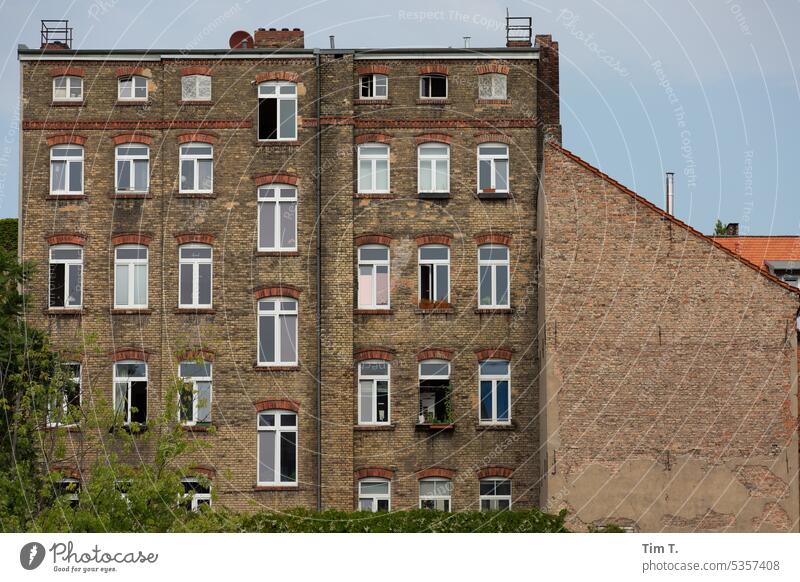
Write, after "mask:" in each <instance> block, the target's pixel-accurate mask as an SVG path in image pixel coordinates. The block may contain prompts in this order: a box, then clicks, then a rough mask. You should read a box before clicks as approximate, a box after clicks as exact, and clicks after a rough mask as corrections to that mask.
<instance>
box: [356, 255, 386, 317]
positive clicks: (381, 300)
mask: <svg viewBox="0 0 800 582" xmlns="http://www.w3.org/2000/svg"><path fill="white" fill-rule="evenodd" d="M358 307H359V308H361V309H389V247H385V246H381V245H367V246H363V247H359V248H358Z"/></svg>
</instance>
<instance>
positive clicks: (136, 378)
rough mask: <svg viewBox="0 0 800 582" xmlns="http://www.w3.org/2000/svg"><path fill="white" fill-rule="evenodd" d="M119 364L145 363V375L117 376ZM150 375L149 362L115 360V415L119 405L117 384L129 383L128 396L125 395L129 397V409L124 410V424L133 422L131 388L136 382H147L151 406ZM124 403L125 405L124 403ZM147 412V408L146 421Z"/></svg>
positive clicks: (113, 392)
mask: <svg viewBox="0 0 800 582" xmlns="http://www.w3.org/2000/svg"><path fill="white" fill-rule="evenodd" d="M118 364H142V365H144V376H117V365H118ZM149 376H150V368H149V366H148V365H147V362H145V361H142V360H120V361H119V362H114V369H113V384H112V386H113V390H112V401H113V410H114V415H115V416H116V414H117V406H118V403H117V384H122V383H127V385H128V388H127V391H126V396H125V397H126V398H127V407H126V408H127V410H125V411H124V412H125V419H124V421H123V424H124V425H125V426H128V425H129V424H131V422H132V421H131V390H132V389H133V388H132V384H133V383H134V382H144V383H145V384H146V386H145V391H146V393H147V407H148V408H150V394H149V391H150V380H149ZM122 405H123V406H125V404H124V403H123V404H122ZM147 412H148V411H147V410H145V415H144V416H145V421H147Z"/></svg>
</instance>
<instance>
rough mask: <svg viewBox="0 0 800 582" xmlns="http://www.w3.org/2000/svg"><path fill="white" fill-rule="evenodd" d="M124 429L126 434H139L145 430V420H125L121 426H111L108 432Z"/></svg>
mask: <svg viewBox="0 0 800 582" xmlns="http://www.w3.org/2000/svg"><path fill="white" fill-rule="evenodd" d="M118 428H119V429H121V430H124V431H125V432H127V433H128V434H133V435H136V434H141V433H145V432H147V423H146V422H126V423H125V424H123V425H121V426H112V427H111V429H110V430H109V431H108V432H110V433H114V432H116V431H117V429H118Z"/></svg>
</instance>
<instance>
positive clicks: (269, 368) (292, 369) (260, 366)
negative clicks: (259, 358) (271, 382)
mask: <svg viewBox="0 0 800 582" xmlns="http://www.w3.org/2000/svg"><path fill="white" fill-rule="evenodd" d="M253 369H254V370H255V371H256V372H299V371H300V364H295V365H293V366H265V365H264V364H258V363H255V364H253Z"/></svg>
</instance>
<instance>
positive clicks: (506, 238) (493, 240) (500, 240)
mask: <svg viewBox="0 0 800 582" xmlns="http://www.w3.org/2000/svg"><path fill="white" fill-rule="evenodd" d="M475 244H476V245H478V246H480V245H490V244H491V245H505V246H507V247H509V246H511V235H510V234H500V233H499V232H489V233H485V234H479V235H478V236H476V237H475Z"/></svg>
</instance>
